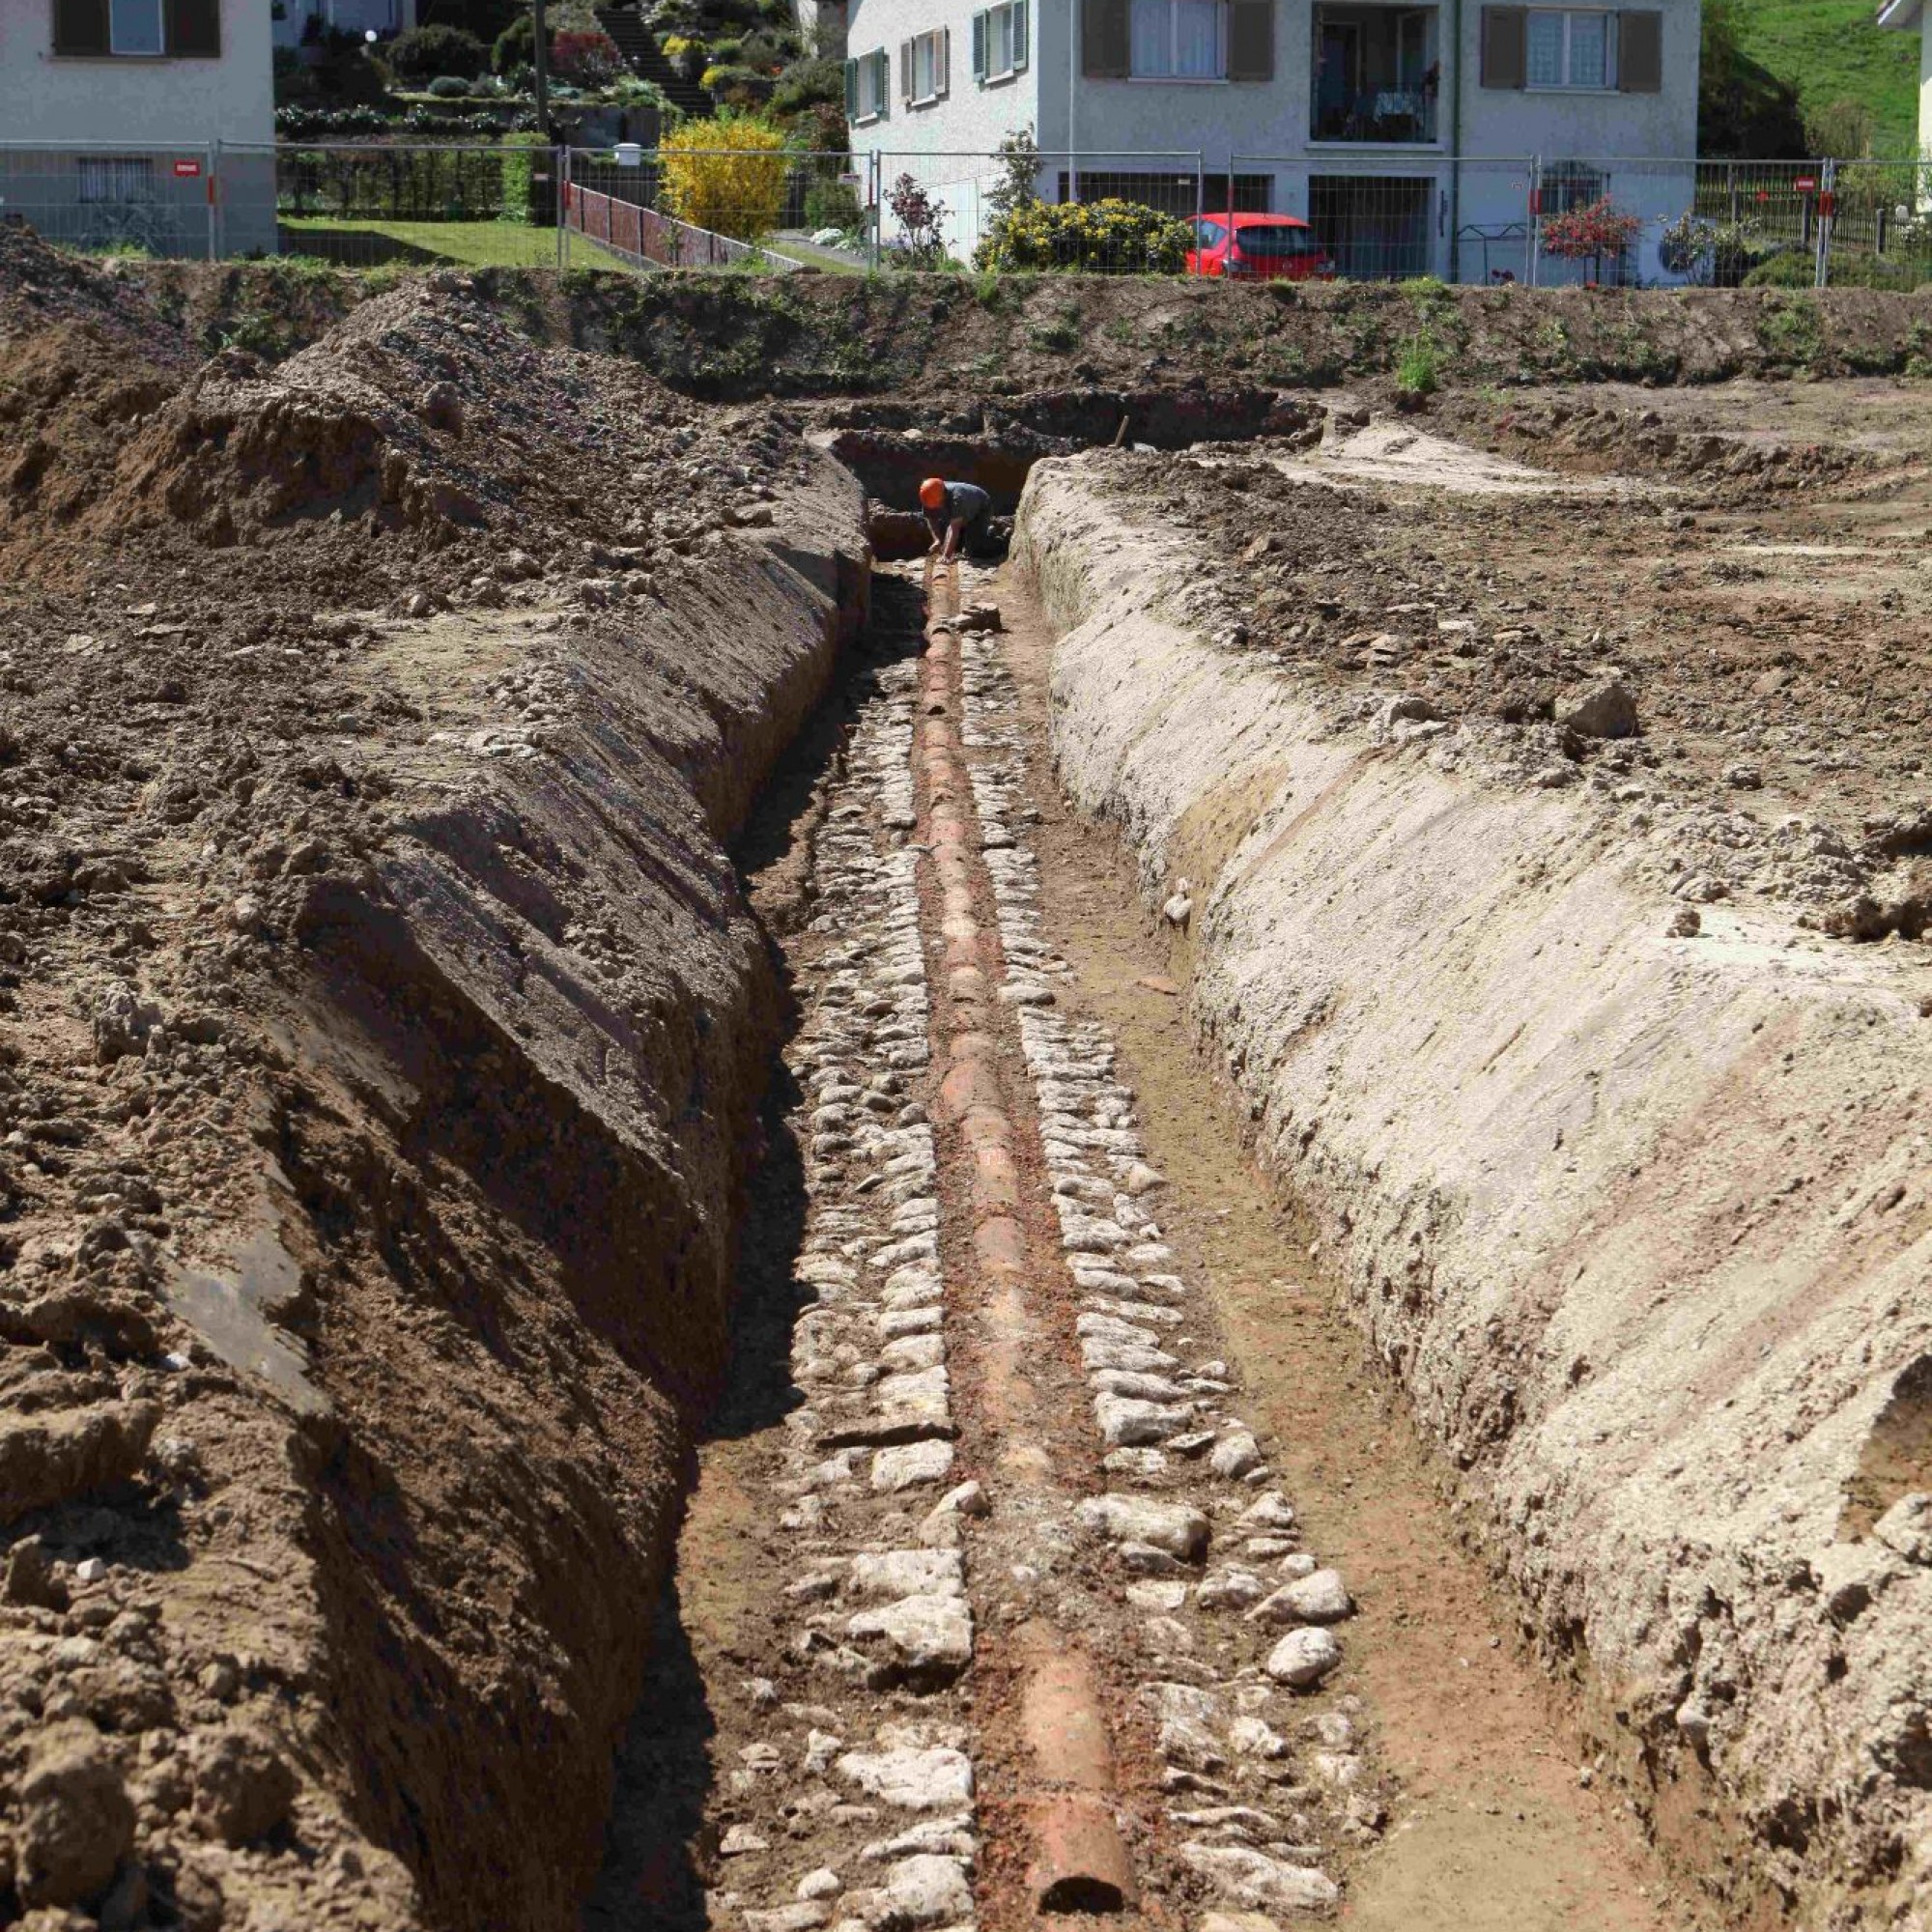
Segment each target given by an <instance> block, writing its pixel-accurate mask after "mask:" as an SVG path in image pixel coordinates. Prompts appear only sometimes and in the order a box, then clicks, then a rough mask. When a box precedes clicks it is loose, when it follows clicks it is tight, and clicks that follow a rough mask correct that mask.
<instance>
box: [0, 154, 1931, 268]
mask: <svg viewBox="0 0 1932 1932" xmlns="http://www.w3.org/2000/svg"><path fill="white" fill-rule="evenodd" d="M1260 215H1264V216H1268V217H1270V218H1271V219H1270V220H1269V221H1268V222H1265V223H1259V224H1258V223H1256V222H1255V221H1254V219H1253V217H1255V216H1260ZM1280 217H1290V219H1288V220H1286V221H1284V220H1282V219H1280ZM0 220H10V221H23V222H26V223H28V224H30V225H31V226H32V227H33V228H35V229H36V230H38V231H39V232H40V233H41V234H43V236H45V237H46V238H47V239H48V240H49V241H53V242H55V243H56V244H57V245H60V246H63V247H69V248H74V249H79V250H84V251H86V252H89V253H94V254H146V255H155V256H173V257H201V258H206V259H211V260H213V259H242V258H261V257H270V256H284V257H287V256H298V257H304V258H310V259H316V260H321V261H325V262H329V263H334V264H340V265H344V266H348V267H353V268H365V269H366V268H375V267H379V266H384V265H395V266H402V267H413V266H433V265H436V264H440V263H447V264H459V265H466V266H472V267H512V268H548V267H552V266H555V267H568V266H589V267H604V268H627V269H632V270H638V271H640V272H655V271H657V270H663V269H676V268H715V269H729V270H748V271H752V272H759V271H765V272H779V273H789V272H791V271H793V270H796V269H799V268H802V267H809V268H815V269H821V270H832V271H838V272H846V273H865V272H873V271H898V270H925V271H940V272H954V273H956V272H959V271H961V270H967V269H975V270H981V271H984V272H993V273H1007V272H1017V273H1038V272H1052V271H1062V272H1080V273H1090V274H1135V275H1208V276H1221V277H1225V278H1227V279H1231V280H1232V279H1242V278H1261V279H1293V280H1301V279H1309V278H1312V277H1316V276H1321V277H1322V278H1338V279H1345V280H1381V281H1401V280H1406V279H1408V278H1411V277H1416V276H1425V275H1427V276H1435V277H1439V278H1441V279H1443V280H1445V281H1457V282H1463V283H1477V284H1490V285H1497V284H1508V283H1517V284H1523V285H1529V286H1539V285H1540V286H1546V287H1560V286H1566V285H1577V284H1582V283H1590V284H1598V285H1603V286H1611V287H1637V288H1654V287H1676V286H1682V285H1686V284H1692V285H1703V286H1717V287H1733V286H1736V285H1738V284H1740V283H1743V282H1746V281H1747V280H1748V281H1749V282H1750V283H1751V284H1753V285H1770V286H1774V287H1790V288H1796V287H1811V286H1814V285H1815V286H1819V287H1826V286H1831V285H1833V284H1838V285H1855V286H1861V287H1875V288H1893V289H1914V288H1917V287H1918V286H1919V285H1920V284H1921V283H1924V282H1926V281H1932V162H1920V161H1899V162H1889V161H1868V160H1856V161H1840V160H1834V159H1832V158H1829V157H1828V158H1821V159H1818V160H1807V161H1728V160H1701V161H1700V160H1695V159H1690V158H1686V157H1668V156H1665V157H1662V158H1645V157H1634V156H1607V157H1602V156H1599V157H1592V156H1548V155H1545V156H1463V157H1455V158H1452V157H1449V156H1443V155H1441V154H1440V153H1438V152H1436V151H1435V149H1434V148H1433V147H1427V146H1422V145H1417V146H1416V147H1415V148H1414V149H1413V150H1412V151H1406V150H1405V149H1404V148H1403V147H1402V146H1401V144H1398V143H1379V144H1378V145H1376V146H1375V147H1374V148H1373V150H1369V149H1366V148H1362V149H1354V148H1351V147H1350V145H1349V144H1348V143H1346V142H1342V141H1336V142H1331V143H1324V144H1321V146H1320V147H1319V148H1304V149H1302V150H1301V151H1300V152H1298V153H1285V154H1276V155H1240V154H1230V153H1227V152H1225V151H1224V152H1223V153H1221V154H1220V155H1213V154H1209V153H1206V152H1204V151H1200V150H1185V151H1182V150H1166V151H1153V150H1139V151H1130V152H1129V151H1106V150H1097V149H1083V150H1080V151H1078V152H1072V153H1060V154H1055V153H1045V154H1037V153H1036V154H1029V155H1026V156H1017V155H1015V154H1013V153H1010V152H972V153H965V152H952V151H914V150H909V149H907V150H892V149H875V150H871V151H869V152H864V153H849V154H848V153H836V152H819V153H805V154H802V153H797V152H794V151H790V150H784V151H775V152H747V151H745V150H742V149H733V150H728V151H727V150H724V149H719V150H714V151H696V152H693V151H682V150H677V149H675V148H667V149H663V150H646V149H641V148H638V147H631V146H627V147H619V148H614V149H603V150H592V149H562V148H547V147H541V146H533V145H530V144H528V143H527V142H515V141H513V142H500V143H486V142H467V143H465V142H450V143H436V142H411V143H400V142H384V141H363V142H338V143H326V142H323V143H318V142H288V141H284V142H275V143H272V144H270V143H263V144H261V145H258V146H249V145H246V144H237V143H234V142H219V141H215V142H207V143H199V144H197V143H193V142H189V143H185V144H182V145H179V146H175V147H155V146H152V145H138V146H137V145H132V144H121V145H117V144H115V143H112V142H105V143H102V142H90V143H86V144H80V143H65V144H63V143H54V144H49V143H36V144H23V143H7V142H0ZM1231 229H1234V230H1236V231H1237V232H1236V235H1235V236H1233V237H1231V234H1230V230H1231Z"/></svg>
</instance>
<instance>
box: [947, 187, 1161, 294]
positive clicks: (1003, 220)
mask: <svg viewBox="0 0 1932 1932" xmlns="http://www.w3.org/2000/svg"><path fill="white" fill-rule="evenodd" d="M1191 237H1192V229H1191V226H1190V224H1189V223H1187V222H1185V221H1183V220H1181V219H1180V217H1179V215H1174V214H1163V213H1161V212H1160V211H1159V209H1157V208H1147V207H1143V206H1142V204H1141V203H1139V202H1137V201H1117V200H1113V199H1108V200H1106V201H1078V202H1064V201H1023V202H1021V203H1020V204H1019V206H1018V207H1017V208H1015V209H1013V210H1012V211H1011V212H1010V213H1007V214H1002V215H1001V216H1000V217H999V218H998V219H997V220H996V221H995V222H994V223H993V225H992V227H991V228H990V229H989V230H988V231H987V234H986V237H985V239H984V240H983V241H981V242H980V245H979V247H978V248H977V249H976V250H975V251H974V255H973V265H974V267H975V268H979V269H1078V270H1085V271H1087V272H1089V273H1102V274H1105V273H1113V274H1136V275H1178V274H1179V273H1180V271H1181V270H1182V268H1183V267H1184V266H1185V264H1186V256H1187V250H1188V247H1189V245H1190V242H1191Z"/></svg>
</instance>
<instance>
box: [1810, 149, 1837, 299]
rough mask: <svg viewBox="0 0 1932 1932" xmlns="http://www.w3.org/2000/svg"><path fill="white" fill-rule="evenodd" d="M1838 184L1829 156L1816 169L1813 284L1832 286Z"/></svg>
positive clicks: (1822, 287)
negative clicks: (1815, 255)
mask: <svg viewBox="0 0 1932 1932" xmlns="http://www.w3.org/2000/svg"><path fill="white" fill-rule="evenodd" d="M1837 185H1838V164H1837V162H1836V161H1834V160H1833V159H1832V158H1831V157H1830V156H1827V157H1826V159H1825V161H1824V163H1823V164H1822V165H1821V166H1820V168H1819V170H1818V272H1817V275H1816V277H1815V280H1814V283H1813V286H1814V287H1817V288H1821V289H1828V288H1830V287H1831V286H1832V218H1833V207H1834V206H1835V201H1836V193H1837Z"/></svg>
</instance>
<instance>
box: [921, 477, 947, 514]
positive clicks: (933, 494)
mask: <svg viewBox="0 0 1932 1932" xmlns="http://www.w3.org/2000/svg"><path fill="white" fill-rule="evenodd" d="M919 500H920V501H921V502H922V503H923V504H924V505H925V507H926V508H927V509H928V510H936V509H938V508H939V506H940V505H941V504H942V503H943V502H945V500H946V485H945V484H944V483H943V482H941V481H940V479H939V478H938V477H937V476H928V477H927V478H926V479H925V481H924V482H923V483H922V484H921V485H920V486H919Z"/></svg>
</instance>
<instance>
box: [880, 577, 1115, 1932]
mask: <svg viewBox="0 0 1932 1932" xmlns="http://www.w3.org/2000/svg"><path fill="white" fill-rule="evenodd" d="M931 576H932V573H931V571H930V568H929V566H928V571H927V591H928V595H930V592H931V591H932V589H933V588H934V586H933V584H932V581H931ZM948 583H949V585H950V587H951V588H952V590H953V592H954V599H953V601H954V603H955V604H956V601H957V597H956V592H957V585H956V583H955V582H952V581H951V576H950V573H949V574H948ZM926 635H927V639H928V640H929V648H928V651H927V656H926V661H925V678H924V685H925V690H926V692H927V694H928V695H929V697H930V699H931V700H932V701H933V703H934V704H935V706H938V705H945V706H946V707H948V709H949V710H950V706H951V700H952V679H951V676H950V672H949V664H950V660H951V657H952V653H953V652H954V650H955V649H956V639H955V637H954V634H953V627H952V623H951V621H950V620H949V619H947V618H938V619H935V620H934V621H933V622H932V623H931V625H930V626H929V627H928V629H927V633H926ZM918 755H919V759H920V763H921V768H922V770H923V773H924V774H925V778H926V785H927V800H928V804H927V814H926V828H927V838H928V840H929V843H930V846H931V852H930V857H931V860H932V865H933V871H934V876H935V878H936V880H937V882H938V884H939V888H940V901H941V906H942V909H943V910H942V918H941V923H940V931H941V934H942V936H943V938H944V940H945V942H946V944H945V964H946V968H947V972H948V986H949V989H950V991H951V992H952V997H953V998H954V999H955V1000H960V1001H962V1002H963V1003H967V1004H972V1005H979V1004H982V1003H983V1002H984V1001H985V999H986V996H987V991H988V985H989V976H990V974H991V973H992V972H993V971H994V970H995V969H996V967H997V964H998V958H997V944H996V942H995V940H994V938H993V935H991V934H990V933H985V932H982V931H981V930H980V924H979V922H978V920H977V918H976V917H975V915H974V911H973V890H972V888H973V882H974V879H975V877H976V873H975V869H974V868H975V865H976V863H978V862H979V861H980V844H979V840H978V838H977V836H976V833H975V831H974V828H973V822H972V820H971V819H970V818H969V817H968V815H967V813H966V812H965V811H964V810H963V809H961V808H960V807H959V806H956V805H954V804H953V803H952V794H953V793H955V792H956V793H957V794H958V795H960V796H961V797H963V796H966V795H967V792H966V787H967V774H966V770H965V766H964V761H963V758H962V756H961V753H960V751H959V740H958V737H957V734H956V733H955V731H954V730H953V728H952V725H950V724H949V723H947V722H946V717H945V715H944V714H942V715H939V716H929V717H926V718H923V719H922V720H921V723H920V731H919V751H918ZM942 794H944V795H943V796H942ZM938 1111H939V1113H940V1115H941V1117H942V1118H943V1119H945V1120H947V1121H948V1122H951V1123H952V1124H953V1125H955V1126H956V1127H958V1129H959V1131H960V1135H961V1138H962V1139H963V1141H964V1142H965V1144H966V1148H967V1150H968V1151H969V1153H970V1154H971V1156H972V1169H971V1175H970V1179H969V1182H968V1187H969V1195H970V1208H971V1220H972V1224H973V1256H974V1261H975V1264H976V1265H977V1268H978V1271H979V1273H980V1279H981V1281H982V1283H983V1284H984V1287H985V1289H986V1291H987V1312H988V1313H989V1315H991V1316H993V1317H994V1326H993V1335H992V1342H993V1346H992V1347H990V1348H989V1349H988V1351H987V1355H986V1369H987V1372H988V1377H989V1379H990V1381H991V1382H992V1383H993V1384H994V1386H992V1387H990V1388H989V1389H988V1391H987V1393H988V1395H989V1397H990V1398H991V1400H990V1402H989V1404H988V1410H989V1413H990V1414H992V1415H1007V1416H1009V1417H1011V1418H1012V1419H1013V1420H1014V1422H1015V1424H1016V1425H1017V1423H1018V1422H1019V1419H1020V1418H1021V1417H1022V1416H1023V1415H1024V1414H1025V1412H1026V1411H1027V1409H1028V1408H1029V1407H1030V1406H1032V1404H1033V1403H1035V1402H1037V1394H1036V1393H1035V1392H1034V1391H1033V1389H1032V1387H1031V1381H1030V1378H1029V1377H1028V1375H1027V1364H1026V1357H1025V1352H1024V1350H1022V1349H1020V1348H1019V1347H1018V1346H1017V1344H1018V1342H1019V1338H1020V1335H1021V1334H1022V1332H1023V1331H1024V1330H1026V1329H1027V1328H1029V1327H1030V1326H1031V1311H1030V1309H1029V1308H1028V1305H1027V1300H1026V1294H1025V1289H1024V1284H1025V1283H1026V1281H1027V1280H1028V1279H1029V1276H1030V1272H1031V1269H1030V1264H1029V1257H1028V1247H1027V1235H1026V1229H1025V1226H1024V1225H1023V1223H1022V1222H1021V1220H1020V1218H1019V1215H1020V1208H1021V1206H1022V1203H1023V1198H1024V1197H1023V1194H1022V1186H1021V1179H1020V1166H1019V1160H1018V1156H1017V1151H1016V1147H1015V1141H1016V1135H1015V1133H1014V1129H1013V1123H1012V1118H1011V1114H1010V1112H1009V1108H1008V1105H1007V1096H1006V1091H1005V1087H1004V1083H1003V1082H1002V1080H1001V1078H1000V1071H999V1042H998V1041H997V1039H996V1038H995V1037H993V1036H992V1035H991V1034H990V1033H987V1032H984V1031H982V1030H980V1028H979V1027H978V1026H977V1025H974V1024H971V1023H969V1024H967V1025H965V1026H962V1027H961V1028H960V1029H959V1031H958V1032H956V1033H954V1034H953V1035H952V1037H951V1039H950V1040H949V1041H948V1044H947V1063H946V1072H945V1074H944V1076H943V1077H942V1079H941V1081H940V1085H939V1095H938ZM1003 1344H1004V1345H1005V1346H1002V1345H1003ZM999 1434H1001V1435H1008V1432H999ZM998 1460H999V1463H1000V1464H1001V1466H1002V1467H1003V1468H1004V1469H1006V1470H1007V1471H1008V1473H1009V1476H1011V1477H1012V1478H1013V1479H1015V1480H1017V1481H1020V1482H1024V1483H1027V1484H1028V1485H1029V1486H1046V1487H1050V1486H1051V1485H1052V1483H1053V1470H1052V1467H1051V1464H1050V1461H1049V1459H1048V1458H1047V1456H1046V1454H1045V1452H1044V1450H1043V1449H1041V1448H1040V1447H1038V1446H1037V1445H1036V1444H1031V1443H1027V1442H1025V1441H1023V1440H1014V1439H1010V1436H1009V1439H1006V1440H1002V1441H1000V1442H999V1443H998ZM1018 1638H1019V1648H1020V1654H1021V1656H1022V1658H1023V1659H1024V1665H1023V1667H1024V1669H1025V1672H1026V1675H1025V1681H1024V1685H1023V1688H1022V1690H1021V1693H1020V1729H1021V1734H1022V1736H1023V1738H1024V1741H1025V1744H1026V1747H1027V1751H1028V1756H1029V1761H1030V1762H1029V1773H1030V1775H1029V1776H1028V1779H1027V1783H1028V1787H1029V1788H1028V1792H1027V1795H1026V1796H1024V1797H1023V1798H1022V1799H1021V1801H1020V1805H1019V1811H1020V1815H1021V1817H1022V1818H1023V1820H1024V1822H1025V1831H1026V1835H1027V1839H1028V1841H1029V1851H1028V1858H1027V1866H1026V1889H1027V1892H1028V1894H1029V1896H1030V1897H1031V1898H1032V1900H1033V1904H1034V1909H1035V1910H1036V1911H1037V1912H1040V1913H1076V1912H1078V1913H1090V1914H1091V1913H1103V1912H1104V1913H1115V1912H1123V1911H1126V1910H1127V1909H1128V1908H1129V1907H1131V1906H1132V1905H1133V1904H1134V1903H1135V1900H1136V1889H1135V1886H1134V1874H1133V1865H1132V1861H1130V1860H1129V1858H1128V1856H1127V1848H1126V1843H1125V1841H1124V1840H1123V1839H1122V1836H1121V1831H1120V1827H1119V1825H1118V1824H1117V1823H1116V1821H1115V1816H1114V1804H1113V1792H1114V1764H1113V1751H1112V1747H1111V1745H1110V1743H1109V1741H1108V1736H1107V1722H1106V1718H1105V1715H1104V1713H1103V1711H1102V1708H1101V1703H1100V1690H1099V1684H1098V1681H1097V1679H1096V1677H1095V1675H1094V1666H1093V1662H1092V1661H1091V1660H1090V1659H1089V1657H1088V1656H1087V1653H1086V1652H1085V1651H1084V1650H1083V1649H1082V1648H1081V1647H1080V1646H1079V1645H1078V1644H1076V1643H1075V1642H1073V1640H1072V1639H1071V1638H1070V1637H1068V1636H1067V1635H1066V1634H1065V1633H1064V1632H1062V1631H1059V1630H1056V1629H1055V1628H1054V1627H1053V1626H1052V1625H1051V1624H1048V1623H1045V1622H1043V1621H1039V1620H1036V1621H1034V1622H1032V1623H1030V1624H1027V1625H1025V1626H1023V1628H1022V1629H1021V1631H1020V1632H1019V1633H1018Z"/></svg>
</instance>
